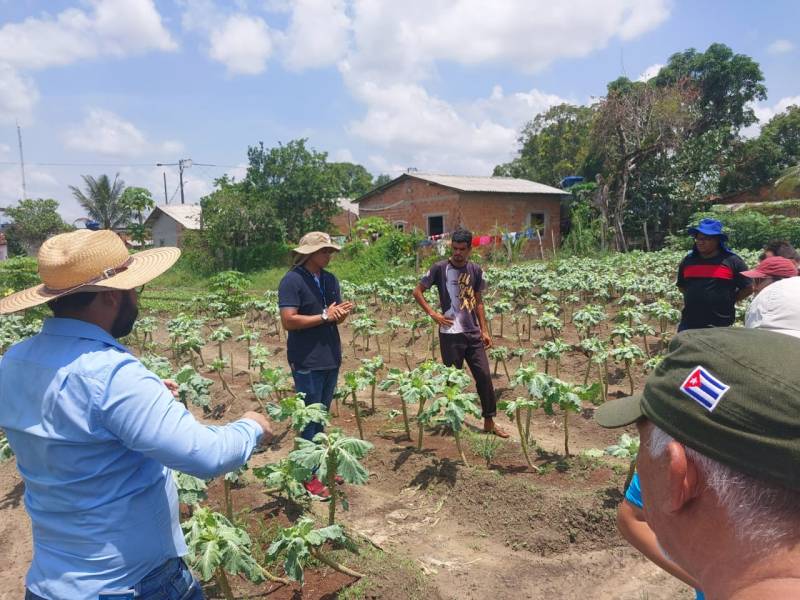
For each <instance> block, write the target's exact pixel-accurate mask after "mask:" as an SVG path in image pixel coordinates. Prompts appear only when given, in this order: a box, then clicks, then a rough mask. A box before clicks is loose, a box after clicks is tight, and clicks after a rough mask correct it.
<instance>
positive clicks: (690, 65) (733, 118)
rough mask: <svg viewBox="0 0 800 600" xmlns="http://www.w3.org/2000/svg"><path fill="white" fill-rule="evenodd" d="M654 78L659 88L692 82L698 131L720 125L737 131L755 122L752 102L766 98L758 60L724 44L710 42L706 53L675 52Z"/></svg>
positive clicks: (689, 50) (692, 49) (694, 51)
mask: <svg viewBox="0 0 800 600" xmlns="http://www.w3.org/2000/svg"><path fill="white" fill-rule="evenodd" d="M652 81H653V83H654V84H655V85H656V86H658V87H672V86H674V85H677V84H680V83H682V82H683V83H690V84H691V86H692V87H694V88H695V89H696V90H697V92H698V94H697V98H696V100H695V102H694V106H695V108H697V109H698V110H699V113H700V115H699V119H698V120H697V121H696V123H695V126H694V131H695V132H696V133H702V132H704V131H708V130H710V129H715V128H717V127H724V128H726V129H729V130H730V131H731V133H736V132H738V131H739V129H740V128H742V127H746V126H747V125H751V124H753V123H755V122H756V116H755V114H754V112H753V109H752V102H753V101H755V100H765V99H766V98H767V88H766V87H765V86H764V75H763V73H762V72H761V68H760V67H759V65H758V63H757V62H755V61H754V60H753V59H752V58H750V57H749V56H746V55H744V54H736V53H734V52H733V50H731V49H730V48H729V47H728V46H726V45H725V44H718V43H717V44H711V45H710V46H709V47H708V49H707V50H706V51H705V52H698V51H697V50H695V49H694V48H689V49H688V50H685V51H683V52H678V53H676V54H673V55H672V56H670V58H669V61H668V62H667V64H666V65H665V66H664V67H662V68H661V70H660V71H659V73H658V75H656V76H655V78H654V79H653V80H652Z"/></svg>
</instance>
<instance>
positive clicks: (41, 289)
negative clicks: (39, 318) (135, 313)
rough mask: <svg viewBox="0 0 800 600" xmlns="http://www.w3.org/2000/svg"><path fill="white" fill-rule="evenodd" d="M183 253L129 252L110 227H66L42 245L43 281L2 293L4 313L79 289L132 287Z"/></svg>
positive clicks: (174, 250)
mask: <svg viewBox="0 0 800 600" xmlns="http://www.w3.org/2000/svg"><path fill="white" fill-rule="evenodd" d="M180 255H181V251H180V250H179V249H178V248H153V249H152V250H145V251H143V252H137V253H136V254H133V255H131V254H129V253H128V249H127V247H126V246H125V243H124V242H123V241H122V240H121V239H120V237H119V236H118V235H117V234H116V233H114V232H113V231H110V230H108V229H103V230H100V231H90V230H88V229H79V230H77V231H71V232H69V233H62V234H60V235H56V236H53V237H51V238H50V239H49V240H46V241H45V242H44V243H43V244H42V247H41V248H40V249H39V255H38V262H39V277H41V279H42V283H41V284H40V285H37V286H34V287H32V288H28V289H27V290H22V291H20V292H16V293H14V294H11V295H9V296H6V297H5V298H0V314H8V313H13V312H17V311H19V310H24V309H26V308H32V307H34V306H38V305H40V304H44V303H45V302H49V301H50V300H54V299H55V298H60V297H61V296H67V295H69V294H76V293H78V292H108V291H112V290H131V289H133V288H135V287H139V286H141V285H144V284H145V283H147V282H148V281H151V280H153V279H155V278H156V277H158V276H159V275H161V274H162V273H163V272H164V271H166V270H167V269H169V268H170V267H171V266H172V265H174V264H175V261H177V260H178V258H179V257H180Z"/></svg>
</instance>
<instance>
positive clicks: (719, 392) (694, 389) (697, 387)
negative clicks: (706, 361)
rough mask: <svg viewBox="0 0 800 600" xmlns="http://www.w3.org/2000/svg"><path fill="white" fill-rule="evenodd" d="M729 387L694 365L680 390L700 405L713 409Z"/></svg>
mask: <svg viewBox="0 0 800 600" xmlns="http://www.w3.org/2000/svg"><path fill="white" fill-rule="evenodd" d="M729 389H731V388H730V386H729V385H725V384H724V383H722V382H721V381H720V380H719V379H717V378H716V377H714V376H713V375H711V373H709V372H708V371H707V370H706V369H704V368H703V367H695V369H694V371H692V372H691V373H689V376H688V377H687V378H686V381H684V382H683V385H681V391H682V392H683V393H684V394H686V395H687V396H689V398H691V399H692V400H694V401H695V402H697V403H698V404H699V405H700V406H702V407H703V408H705V409H706V410H708V411H709V412H711V411H713V410H714V409H715V408H716V407H717V404H718V403H719V401H720V400H721V399H722V397H723V396H724V395H725V392H727V391H728V390H729Z"/></svg>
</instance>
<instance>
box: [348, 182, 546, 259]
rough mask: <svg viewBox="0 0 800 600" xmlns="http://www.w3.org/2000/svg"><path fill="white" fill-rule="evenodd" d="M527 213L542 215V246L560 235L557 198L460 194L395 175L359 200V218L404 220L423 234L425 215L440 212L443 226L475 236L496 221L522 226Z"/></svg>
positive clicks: (490, 229) (487, 231) (512, 227)
mask: <svg viewBox="0 0 800 600" xmlns="http://www.w3.org/2000/svg"><path fill="white" fill-rule="evenodd" d="M532 212H542V213H545V214H546V215H547V218H546V225H547V231H546V233H545V235H544V240H543V241H544V243H545V246H546V247H550V246H551V245H552V242H551V241H550V240H551V236H552V237H554V238H555V240H556V243H558V241H559V238H560V221H561V219H560V199H559V197H557V196H551V195H546V194H542V195H537V194H500V193H460V192H457V191H455V190H452V189H450V188H446V187H443V186H440V185H438V184H435V183H429V182H426V181H421V180H418V179H406V180H400V181H398V182H397V183H396V184H395V185H392V186H391V187H389V188H387V189H386V190H384V191H383V192H381V193H379V194H375V195H374V196H370V197H369V198H367V199H365V200H362V201H361V203H360V217H361V218H364V217H372V216H377V217H383V218H384V219H386V220H388V221H390V222H392V223H403V225H404V228H405V230H406V231H411V230H412V229H414V228H416V229H419V230H420V231H423V232H426V233H427V217H428V216H430V215H444V230H445V231H453V230H454V229H456V228H457V227H459V226H462V227H466V228H468V229H470V230H471V231H472V232H473V233H474V234H476V235H489V234H491V233H493V232H494V231H495V227H496V226H499V227H502V228H504V229H506V230H508V231H523V230H525V229H526V228H527V227H528V216H529V215H530V213H532Z"/></svg>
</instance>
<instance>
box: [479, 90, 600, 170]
mask: <svg viewBox="0 0 800 600" xmlns="http://www.w3.org/2000/svg"><path fill="white" fill-rule="evenodd" d="M593 115H594V110H593V109H592V107H589V106H574V105H572V104H558V105H556V106H553V107H551V108H550V109H548V110H547V111H546V112H543V113H540V114H538V115H536V116H535V117H534V118H533V120H531V121H529V122H528V123H526V124H525V126H524V127H523V129H522V133H521V134H520V136H519V138H518V141H519V143H520V149H519V156H517V157H516V158H515V159H514V160H513V161H511V162H510V163H505V164H503V165H498V166H497V167H495V169H494V174H495V175H503V176H509V177H521V178H523V179H531V180H533V181H538V182H540V183H546V184H548V185H558V183H559V182H560V181H561V180H562V179H563V178H564V177H566V176H568V175H579V174H583V171H584V167H585V166H586V159H587V156H588V153H589V136H590V133H591V125H592V117H593Z"/></svg>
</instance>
